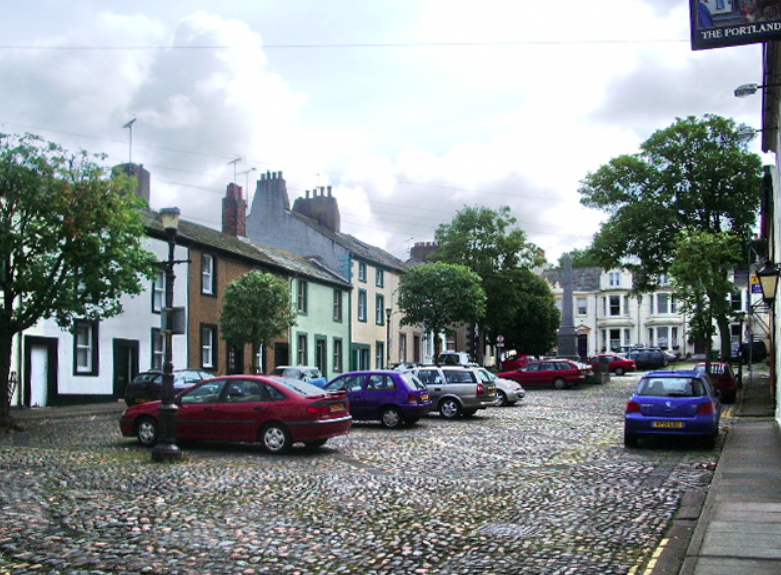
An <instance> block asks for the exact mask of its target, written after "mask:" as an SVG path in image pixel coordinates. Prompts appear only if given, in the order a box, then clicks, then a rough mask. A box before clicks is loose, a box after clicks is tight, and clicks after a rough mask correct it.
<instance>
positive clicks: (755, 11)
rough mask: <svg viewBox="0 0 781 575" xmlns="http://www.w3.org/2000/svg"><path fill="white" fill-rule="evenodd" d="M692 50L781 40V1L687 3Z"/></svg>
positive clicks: (704, 0) (693, 0) (699, 0)
mask: <svg viewBox="0 0 781 575" xmlns="http://www.w3.org/2000/svg"><path fill="white" fill-rule="evenodd" d="M689 3H690V8H691V10H690V12H691V41H692V49H693V50H706V49H708V48H723V47H725V46H740V45H741V44H755V43H758V42H770V41H774V40H781V0H689Z"/></svg>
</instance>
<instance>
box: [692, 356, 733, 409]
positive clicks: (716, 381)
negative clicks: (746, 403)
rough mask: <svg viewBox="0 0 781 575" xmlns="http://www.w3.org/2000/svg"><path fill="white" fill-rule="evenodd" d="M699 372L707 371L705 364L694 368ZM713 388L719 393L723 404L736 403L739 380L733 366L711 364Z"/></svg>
mask: <svg viewBox="0 0 781 575" xmlns="http://www.w3.org/2000/svg"><path fill="white" fill-rule="evenodd" d="M694 369H696V370H697V371H700V372H702V371H705V363H698V364H697V365H695V366H694ZM708 375H709V376H710V380H711V382H713V387H715V388H716V389H717V390H718V391H719V400H720V401H721V403H735V399H736V398H737V396H738V380H737V378H736V377H735V372H733V371H732V366H731V365H730V364H728V363H720V362H716V363H711V364H710V369H709V370H708Z"/></svg>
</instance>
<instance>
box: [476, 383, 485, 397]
mask: <svg viewBox="0 0 781 575" xmlns="http://www.w3.org/2000/svg"><path fill="white" fill-rule="evenodd" d="M477 395H485V389H483V384H482V383H478V384H477Z"/></svg>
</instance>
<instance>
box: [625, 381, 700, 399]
mask: <svg viewBox="0 0 781 575" xmlns="http://www.w3.org/2000/svg"><path fill="white" fill-rule="evenodd" d="M637 395H645V396H654V395H655V396H662V397H699V396H702V395H705V386H704V385H703V384H702V382H701V381H700V380H698V379H692V378H691V377H651V378H648V379H643V380H642V381H641V382H640V385H639V386H638V389H637Z"/></svg>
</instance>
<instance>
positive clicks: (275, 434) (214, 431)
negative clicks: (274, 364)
mask: <svg viewBox="0 0 781 575" xmlns="http://www.w3.org/2000/svg"><path fill="white" fill-rule="evenodd" d="M176 404H177V405H178V406H179V410H178V411H177V414H176V438H177V440H184V439H202V440H212V441H245V442H260V445H261V447H262V448H263V450H265V451H267V452H269V453H283V452H285V451H288V450H289V449H290V447H291V446H292V445H293V444H294V443H298V442H301V443H304V444H305V445H306V446H308V447H320V446H321V445H324V444H325V442H326V441H327V440H328V439H329V438H331V437H335V436H337V435H344V434H345V433H347V432H348V431H349V430H350V427H351V425H352V417H351V416H350V411H349V402H348V399H347V394H346V392H344V391H324V390H323V389H321V388H319V387H317V386H315V385H312V384H310V383H306V382H303V381H300V380H297V379H287V378H281V377H269V376H259V375H233V376H226V377H216V378H213V379H206V380H204V381H202V382H200V383H199V384H197V385H195V386H194V387H192V388H190V389H188V390H187V391H183V392H181V393H180V394H179V395H177V396H176ZM159 407H160V402H159V401H154V402H151V403H144V404H140V405H134V406H132V407H128V408H127V409H126V410H125V411H124V412H123V413H122V417H121V418H120V421H119V427H120V430H121V431H122V435H123V436H125V437H137V438H138V441H139V443H141V445H144V446H146V447H151V446H153V445H155V444H156V443H157V440H158V430H159V425H158V418H159V414H158V409H159Z"/></svg>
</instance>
